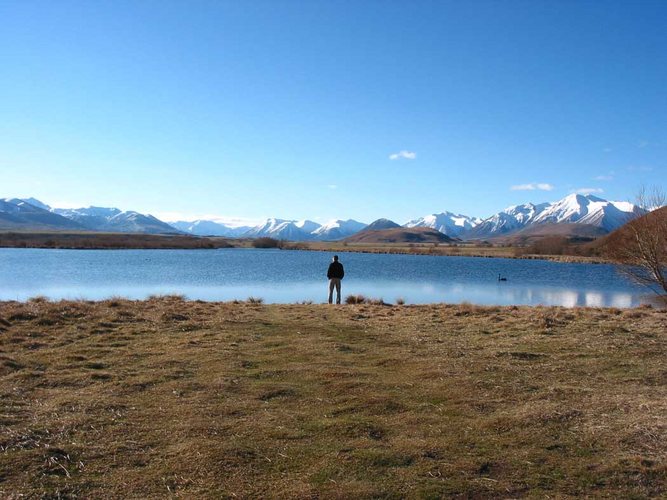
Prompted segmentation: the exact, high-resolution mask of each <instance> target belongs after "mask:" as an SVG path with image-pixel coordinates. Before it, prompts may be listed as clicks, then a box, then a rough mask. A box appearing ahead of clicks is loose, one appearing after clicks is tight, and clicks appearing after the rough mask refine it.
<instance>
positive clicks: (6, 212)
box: [0, 198, 85, 231]
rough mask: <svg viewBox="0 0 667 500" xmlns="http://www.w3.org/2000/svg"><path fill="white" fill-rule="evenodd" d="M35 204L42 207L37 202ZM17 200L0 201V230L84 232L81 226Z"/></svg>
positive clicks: (39, 207)
mask: <svg viewBox="0 0 667 500" xmlns="http://www.w3.org/2000/svg"><path fill="white" fill-rule="evenodd" d="M34 201H36V202H37V204H40V205H43V206H45V205H44V204H42V203H41V202H38V200H34ZM37 204H34V205H33V204H32V203H29V202H27V201H25V200H22V199H19V198H5V199H0V229H5V230H6V229H34V230H45V229H47V230H68V229H69V230H76V231H81V230H84V229H85V227H83V226H82V225H81V224H78V223H77V222H75V221H72V220H70V219H67V218H65V217H62V216H61V215H58V214H54V213H51V212H50V211H49V210H45V209H43V208H41V206H37Z"/></svg>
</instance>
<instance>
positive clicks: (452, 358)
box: [0, 297, 667, 498]
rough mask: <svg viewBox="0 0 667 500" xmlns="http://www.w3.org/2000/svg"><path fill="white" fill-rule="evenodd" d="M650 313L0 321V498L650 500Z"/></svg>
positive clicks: (129, 305) (248, 314)
mask: <svg viewBox="0 0 667 500" xmlns="http://www.w3.org/2000/svg"><path fill="white" fill-rule="evenodd" d="M666 331H667V314H666V313H665V312H664V311H659V310H652V309H648V308H641V309H632V310H621V309H563V308H543V307H538V308H526V307H510V308H501V307H480V306H474V305H469V304H467V305H461V306H447V305H437V306H436V305H433V306H408V305H405V306H402V307H388V306H386V305H385V306H375V305H369V304H362V305H345V306H324V305H264V304H251V303H238V304H232V303H223V304H212V303H205V302H199V301H195V302H189V301H186V300H183V299H182V298H180V297H156V298H154V299H151V300H148V301H143V302H133V301H127V300H124V299H120V298H114V299H112V300H109V301H105V302H99V303H94V302H49V301H45V300H38V301H31V302H27V303H16V302H5V303H0V401H1V403H2V404H1V405H0V496H2V497H10V498H12V497H13V498H18V497H20V496H21V495H27V496H29V497H58V496H59V495H60V496H61V497H67V496H69V497H75V496H78V497H85V498H99V497H106V498H109V497H112V498H149V497H164V496H170V495H174V496H184V497H190V498H193V497H208V498H219V497H240V498H243V497H281V498H285V497H295V498H306V497H307V498H312V497H324V498H356V497H366V498H367V497H426V498H428V497H432V498H437V497H451V496H458V497H466V498H484V497H523V496H534V497H544V496H550V497H568V496H571V497H574V496H579V495H588V496H600V497H602V496H607V497H616V498H626V497H636V498H642V497H651V496H653V497H658V496H664V495H667V477H666V475H667V462H666V458H665V457H667V364H666V361H665V360H666V359H667V357H666V355H667V342H666V338H665V336H666Z"/></svg>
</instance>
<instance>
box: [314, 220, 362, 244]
mask: <svg viewBox="0 0 667 500" xmlns="http://www.w3.org/2000/svg"><path fill="white" fill-rule="evenodd" d="M365 227H366V224H364V223H363V222H358V221H356V220H353V219H348V220H340V219H336V220H332V221H329V222H327V223H326V224H322V225H321V226H320V227H319V228H317V229H316V230H315V231H313V232H312V234H313V236H314V237H315V239H317V240H324V241H334V240H342V239H343V238H347V237H348V236H352V235H353V234H355V233H358V232H359V231H361V230H362V229H364V228H365Z"/></svg>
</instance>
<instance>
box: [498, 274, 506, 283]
mask: <svg viewBox="0 0 667 500" xmlns="http://www.w3.org/2000/svg"><path fill="white" fill-rule="evenodd" d="M498 281H507V278H504V277H503V278H501V277H500V274H498Z"/></svg>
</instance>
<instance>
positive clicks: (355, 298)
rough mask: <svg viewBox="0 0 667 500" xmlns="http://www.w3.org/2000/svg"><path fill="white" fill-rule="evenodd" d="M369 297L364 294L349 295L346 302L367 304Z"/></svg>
mask: <svg viewBox="0 0 667 500" xmlns="http://www.w3.org/2000/svg"><path fill="white" fill-rule="evenodd" d="M367 302H368V299H367V298H366V297H364V296H363V295H359V294H358V295H348V296H347V297H345V303H346V304H366V303H367Z"/></svg>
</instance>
